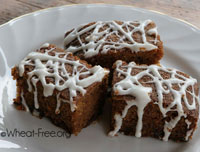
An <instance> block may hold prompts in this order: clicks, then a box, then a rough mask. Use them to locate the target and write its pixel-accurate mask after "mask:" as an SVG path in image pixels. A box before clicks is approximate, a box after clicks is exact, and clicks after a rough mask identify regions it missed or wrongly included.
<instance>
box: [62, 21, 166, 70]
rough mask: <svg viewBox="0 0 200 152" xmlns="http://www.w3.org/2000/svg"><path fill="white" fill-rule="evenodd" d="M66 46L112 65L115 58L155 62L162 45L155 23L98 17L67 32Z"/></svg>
mask: <svg viewBox="0 0 200 152" xmlns="http://www.w3.org/2000/svg"><path fill="white" fill-rule="evenodd" d="M64 47H65V49H66V51H67V52H72V53H73V54H74V55H77V56H78V57H80V58H81V59H84V60H86V61H87V62H89V63H91V64H92V65H101V66H103V67H107V68H110V69H111V68H112V65H113V63H114V62H115V61H116V60H124V61H127V62H131V61H135V62H136V63H138V64H148V65H149V64H156V63H159V60H160V59H161V58H162V56H163V45H162V41H161V40H160V36H159V34H158V31H157V27H156V25H155V23H154V22H153V21H151V20H145V21H124V22H122V21H105V22H103V21H98V22H92V23H89V24H87V25H81V26H79V27H77V28H74V29H72V30H70V31H69V32H67V33H66V34H65V39H64Z"/></svg>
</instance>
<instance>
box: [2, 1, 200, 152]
mask: <svg viewBox="0 0 200 152" xmlns="http://www.w3.org/2000/svg"><path fill="white" fill-rule="evenodd" d="M144 19H152V20H153V21H155V22H156V24H157V26H158V31H159V33H160V35H161V39H162V40H163V43H164V49H165V56H164V58H163V59H162V63H163V64H164V65H165V66H169V67H175V68H178V69H180V70H182V71H184V72H186V73H188V74H190V75H192V76H193V77H195V78H197V79H198V81H199V82H200V68H199V66H200V30H198V29H196V28H195V27H193V26H191V25H189V24H186V23H184V22H181V21H179V20H177V19H174V18H171V17H168V16H166V15H162V14H160V13H156V12H153V11H148V10H144V9H139V8H134V7H129V6H117V5H103V4H98V5H96V4H95V5H93V4H92V5H72V6H62V7H56V8H50V9H46V10H42V11H38V12H35V13H31V14H28V15H25V16H22V17H19V18H17V19H14V20H11V21H10V22H8V23H6V24H4V25H2V26H0V75H1V77H0V101H1V102H0V130H1V132H2V131H5V130H6V129H8V130H9V131H12V130H14V128H17V129H18V130H19V131H22V130H24V131H31V130H33V129H35V130H37V129H38V128H42V129H43V131H52V130H54V131H62V130H61V129H60V128H58V127H56V126H54V125H52V124H51V122H49V121H48V120H47V119H43V120H40V119H38V118H35V117H32V116H31V115H30V114H29V113H26V112H21V111H17V110H16V109H15V108H14V107H13V106H12V98H13V97H14V96H15V83H13V81H10V79H11V77H10V75H9V73H10V71H9V67H11V66H13V65H15V64H17V63H18V62H19V61H20V60H21V59H22V58H23V57H24V56H26V55H27V53H28V52H30V51H34V50H35V49H36V48H38V47H39V46H40V45H41V44H43V43H45V42H50V43H54V44H57V45H59V46H62V44H63V36H64V33H65V31H67V30H69V29H71V28H72V27H74V26H77V25H79V24H82V23H87V22H91V21H97V20H144ZM4 86H8V87H7V88H5V89H3V88H4ZM2 91H3V96H2ZM107 131H108V123H106V122H105V121H100V122H99V123H96V124H92V125H90V126H89V127H87V128H86V129H83V130H82V132H81V133H80V134H79V135H78V136H77V137H75V136H72V137H71V138H70V139H66V138H64V137H63V138H61V137H60V138H55V137H54V138H53V137H52V138H50V137H49V138H46V137H35V138H33V137H7V136H6V137H0V151H1V152H2V151H6V152H11V151H12V152H13V151H14V152H16V151H20V152H24V151H29V152H36V151H43V152H46V151H48V152H55V151H69V152H79V151H81V152H88V151H94V152H103V151H110V152H119V151H123V152H126V151H134V152H144V151H148V152H154V151H160V152H168V151H172V152H173V151H176V152H178V151H190V152H199V151H200V145H199V142H200V136H199V134H200V129H199V128H198V129H197V131H196V132H195V135H194V137H193V139H192V140H191V141H190V142H187V143H175V142H172V141H169V142H163V141H160V140H157V139H153V138H136V137H130V136H124V135H119V136H118V137H114V138H110V137H108V136H107V135H106V133H107ZM0 136H1V134H0Z"/></svg>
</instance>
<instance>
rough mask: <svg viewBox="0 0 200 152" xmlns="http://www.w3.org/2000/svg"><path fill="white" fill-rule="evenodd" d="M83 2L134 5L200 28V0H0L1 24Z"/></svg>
mask: <svg viewBox="0 0 200 152" xmlns="http://www.w3.org/2000/svg"><path fill="white" fill-rule="evenodd" d="M82 3H108V4H122V5H132V6H135V7H141V8H146V9H150V10H155V11H159V12H162V13H165V14H168V15H170V16H173V17H176V18H180V19H182V20H185V21H187V22H190V23H191V24H193V25H195V26H196V27H198V28H200V0H0V24H3V23H5V22H7V21H9V20H11V19H13V18H15V17H17V16H20V15H23V14H26V13H29V12H33V11H36V10H39V9H43V8H47V7H53V6H60V5H66V4H82Z"/></svg>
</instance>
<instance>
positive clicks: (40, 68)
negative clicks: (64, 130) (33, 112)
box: [18, 44, 109, 111]
mask: <svg viewBox="0 0 200 152" xmlns="http://www.w3.org/2000/svg"><path fill="white" fill-rule="evenodd" d="M18 69H19V75H20V77H23V76H24V77H26V78H27V84H28V87H29V88H28V89H29V91H34V100H35V108H36V109H38V108H39V105H38V100H37V94H38V93H37V86H36V85H37V83H38V82H40V83H41V84H42V86H43V94H44V96H45V97H48V96H51V95H53V93H54V90H57V91H58V93H57V108H56V111H59V107H60V101H61V100H64V101H66V102H68V103H69V104H70V106H71V111H74V110H75V109H76V104H75V103H74V99H73V98H75V97H76V96H77V93H80V94H82V95H84V94H85V93H86V88H87V87H88V86H90V85H92V84H93V83H95V82H100V81H102V79H103V78H104V76H105V75H106V74H108V73H109V71H108V70H106V69H104V68H102V67H100V66H94V67H91V65H89V64H87V63H86V62H85V61H82V60H80V59H79V58H77V57H74V56H73V55H72V54H71V53H66V52H64V51H63V50H62V49H59V48H56V47H55V46H54V45H49V44H45V45H44V46H43V47H42V48H41V49H40V50H38V51H36V52H31V53H29V54H28V55H27V57H25V58H24V59H23V60H22V61H21V62H20V64H19V65H18ZM33 88H34V89H33ZM63 90H68V91H67V92H68V97H67V99H61V97H60V92H61V91H63Z"/></svg>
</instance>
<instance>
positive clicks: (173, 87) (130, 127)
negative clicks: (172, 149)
mask: <svg viewBox="0 0 200 152" xmlns="http://www.w3.org/2000/svg"><path fill="white" fill-rule="evenodd" d="M113 68H114V69H115V71H114V74H113V82H112V84H113V90H112V91H113V92H112V114H111V115H112V116H111V117H112V120H111V131H110V133H109V135H110V136H115V135H116V134H117V133H118V132H123V133H124V134H125V135H133V136H136V137H141V136H150V137H154V138H159V139H162V140H164V141H167V140H168V139H172V140H175V141H188V140H189V139H190V138H191V137H192V135H193V132H194V130H195V129H196V127H197V121H198V119H199V88H198V85H197V81H196V79H193V78H192V77H190V76H188V75H187V74H185V73H183V72H180V71H178V70H176V69H168V68H165V67H162V66H160V65H150V66H147V65H136V64H135V63H134V62H130V63H129V64H127V63H126V62H123V61H120V60H119V61H117V62H116V63H115V64H114V66H113Z"/></svg>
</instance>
